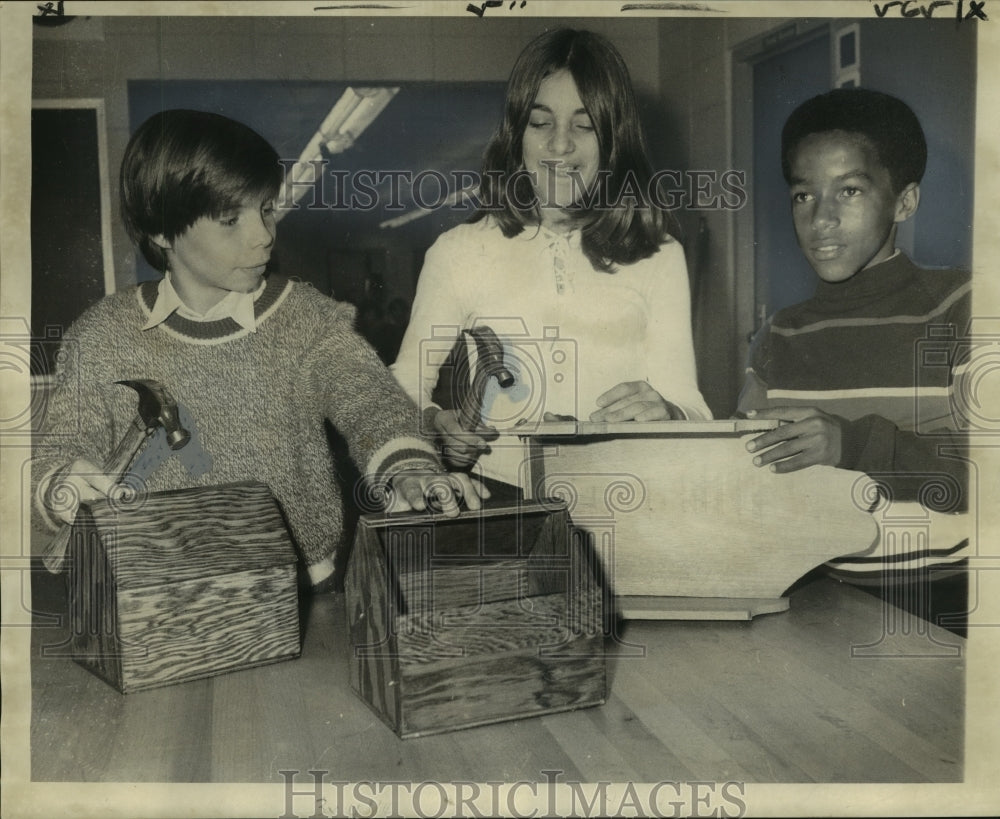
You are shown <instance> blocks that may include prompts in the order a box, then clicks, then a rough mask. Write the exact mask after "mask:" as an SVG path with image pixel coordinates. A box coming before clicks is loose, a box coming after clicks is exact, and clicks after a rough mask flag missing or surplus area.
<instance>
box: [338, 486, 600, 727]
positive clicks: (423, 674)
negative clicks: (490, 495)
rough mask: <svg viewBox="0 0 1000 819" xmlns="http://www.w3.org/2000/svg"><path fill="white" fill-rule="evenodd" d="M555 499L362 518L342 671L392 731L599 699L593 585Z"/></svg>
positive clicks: (588, 561) (466, 723)
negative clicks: (450, 514) (347, 668)
mask: <svg viewBox="0 0 1000 819" xmlns="http://www.w3.org/2000/svg"><path fill="white" fill-rule="evenodd" d="M595 569H596V565H595V563H594V561H593V559H592V556H591V555H589V554H588V552H587V550H586V549H585V540H583V539H582V538H581V535H580V533H576V532H575V531H574V530H572V528H571V522H570V518H569V515H568V513H567V511H566V507H565V504H563V503H561V502H558V501H556V502H553V503H540V502H537V501H532V502H528V503H526V504H522V505H519V506H516V507H504V508H495V509H489V508H487V509H484V510H481V511H478V512H463V513H462V514H460V515H459V516H458V517H456V518H446V517H442V516H429V515H426V514H425V515H417V514H407V515H399V514H397V515H384V516H381V517H378V516H365V517H362V518H361V521H360V523H359V527H358V533H357V537H356V540H355V544H354V550H353V552H352V554H351V558H350V561H349V564H348V569H347V577H346V580H345V598H346V602H347V619H348V623H349V628H350V642H351V652H352V653H351V685H352V687H353V688H354V690H355V692H356V693H357V694H358V695H359V696H360V697H361V698H362V699H363V700H364V701H365V702H366V703H368V705H369V706H370V707H371V708H372V709H373V710H374V711H375V713H377V714H378V715H379V716H380V717H381V718H382V720H384V721H385V722H386V723H387V724H388V725H389V726H390V727H391V728H392V729H393V730H394V731H395V732H396V733H397V734H398V735H399V736H401V737H404V738H406V737H414V736H420V735H423V734H432V733H438V732H442V731H450V730H454V729H458V728H467V727H471V726H474V725H482V724H486V723H492V722H500V721H503V720H512V719H520V718H523V717H531V716H537V715H540V714H548V713H552V712H555V711H567V710H571V709H575V708H582V707H584V706H591V705H600V704H601V703H603V702H604V699H605V696H606V686H607V683H606V676H605V659H604V629H603V610H604V609H603V604H602V589H601V585H600V583H599V582H598V580H597V577H596V574H595Z"/></svg>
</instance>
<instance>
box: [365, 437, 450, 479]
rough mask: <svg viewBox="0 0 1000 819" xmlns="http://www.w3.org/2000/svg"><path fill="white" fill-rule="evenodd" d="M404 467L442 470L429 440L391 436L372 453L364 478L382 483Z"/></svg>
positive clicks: (404, 468)
mask: <svg viewBox="0 0 1000 819" xmlns="http://www.w3.org/2000/svg"><path fill="white" fill-rule="evenodd" d="M406 469H421V470H427V471H431V472H443V471H444V469H443V467H442V466H441V462H440V461H439V460H438V457H437V454H436V453H435V452H434V447H433V446H431V444H430V442H429V441H425V440H423V439H421V438H413V437H402V438H393V439H392V440H391V441H389V442H388V443H386V444H383V446H382V447H381V448H379V449H378V450H377V451H376V452H375V453H374V454H373V455H372V457H371V458H370V459H369V461H368V466H367V468H366V469H365V478H366V479H367V480H369V481H371V482H374V483H384V482H387V481H390V480H392V478H393V477H394V476H395V475H397V474H399V473H400V472H402V471H403V470H406Z"/></svg>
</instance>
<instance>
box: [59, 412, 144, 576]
mask: <svg viewBox="0 0 1000 819" xmlns="http://www.w3.org/2000/svg"><path fill="white" fill-rule="evenodd" d="M154 429H155V427H148V428H147V426H146V423H145V421H143V420H142V417H141V416H138V415H137V416H136V417H135V420H134V421H133V422H132V423H131V424H130V425H129V428H128V430H126V432H125V434H124V435H123V436H122V437H121V440H120V441H119V442H118V446H116V447H115V450H114V452H112V453H111V454H110V455H109V456H108V459H107V460H106V461H105V462H104V470H103V471H104V474H105V475H107V476H108V477H109V478H111V480H112V483H113V484H118V482H119V481H121V479H122V478H123V477H125V473H126V472H128V468H129V467H130V466H131V465H132V461H133V460H134V459H135V456H136V454H137V453H138V452H139V449H140V448H141V447H142V444H143V442H144V441H145V440H146V438H147V437H148V436H149V435H150V433H152V432H153V430H154ZM112 488H113V487H112ZM72 533H73V526H72V524H69V523H64V524H62V525H61V526H60V527H59V530H58V531H57V532H56V533H55V534H54V535H53V536H52V538H51V539H50V540H49V543H48V545H47V546H46V547H45V549H44V550H43V552H42V562H43V563H44V564H45V568H46V569H48V570H49V571H50V572H52V573H53V574H57V573H58V572H59V571H61V570H62V566H63V562H64V561H65V559H66V549H67V548H68V547H69V540H70V536H71V535H72Z"/></svg>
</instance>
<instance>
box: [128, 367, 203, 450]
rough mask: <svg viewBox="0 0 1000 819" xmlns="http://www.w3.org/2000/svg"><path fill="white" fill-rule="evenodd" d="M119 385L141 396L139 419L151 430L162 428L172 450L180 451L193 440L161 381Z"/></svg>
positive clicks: (144, 380)
mask: <svg viewBox="0 0 1000 819" xmlns="http://www.w3.org/2000/svg"><path fill="white" fill-rule="evenodd" d="M117 383H118V384H123V385H124V386H126V387H131V388H132V389H133V390H135V391H136V392H137V393H138V394H139V410H138V412H139V417H140V418H142V421H143V423H144V424H145V425H146V428H147V429H149V430H152V429H154V428H155V427H158V426H162V427H163V429H164V431H165V432H166V434H167V443H168V444H169V445H170V448H171V449H180V448H181V447H183V446H184V445H185V444H187V442H188V441H190V440H191V433H190V432H188V431H187V430H186V429H184V427H182V426H181V422H180V418H179V416H178V414H177V402H176V401H175V400H174V399H173V396H171V395H170V393H169V392H167V390H166V388H165V387H164V386H163V385H162V384H161V383H160V382H159V381H152V380H150V379H135V380H131V381H118V382H117Z"/></svg>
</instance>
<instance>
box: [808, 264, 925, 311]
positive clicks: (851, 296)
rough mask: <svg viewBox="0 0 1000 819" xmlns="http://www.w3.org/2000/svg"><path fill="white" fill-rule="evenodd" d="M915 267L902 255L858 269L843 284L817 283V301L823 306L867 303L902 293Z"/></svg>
mask: <svg viewBox="0 0 1000 819" xmlns="http://www.w3.org/2000/svg"><path fill="white" fill-rule="evenodd" d="M913 272H914V266H913V263H912V262H911V261H910V260H909V258H907V256H906V255H905V254H904V253H902V252H899V253H897V254H896V255H895V256H893V257H892V258H891V259H886V260H885V261H884V262H879V263H878V264H876V265H872V266H871V267H866V268H865V269H864V270H859V271H858V272H857V273H855V274H854V275H853V276H851V278H849V279H847V280H846V281H842V282H827V281H823V280H822V279H820V280H819V281H818V282H817V283H816V291H815V295H814V299H815V300H816V301H817V302H819V303H821V304H834V303H836V304H839V305H842V304H844V303H845V302H854V301H868V300H869V299H872V298H877V297H879V296H884V295H888V294H890V293H898V292H900V291H901V290H902V289H903V288H905V286H906V285H907V283H908V282H909V280H910V279H911V278H912V277H913Z"/></svg>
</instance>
